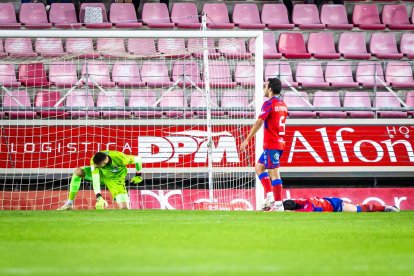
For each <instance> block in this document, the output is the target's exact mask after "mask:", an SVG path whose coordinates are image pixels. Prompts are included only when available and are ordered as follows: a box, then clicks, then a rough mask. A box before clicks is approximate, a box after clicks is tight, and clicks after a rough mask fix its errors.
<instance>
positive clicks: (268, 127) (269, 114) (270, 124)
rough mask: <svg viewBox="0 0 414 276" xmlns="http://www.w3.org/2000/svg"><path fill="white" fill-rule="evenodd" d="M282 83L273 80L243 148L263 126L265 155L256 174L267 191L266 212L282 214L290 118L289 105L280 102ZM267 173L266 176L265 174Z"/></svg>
mask: <svg viewBox="0 0 414 276" xmlns="http://www.w3.org/2000/svg"><path fill="white" fill-rule="evenodd" d="M281 90H282V83H281V82H280V80H279V79H277V78H270V79H269V80H268V82H267V83H266V86H265V89H264V95H265V97H267V98H269V100H267V101H266V102H264V103H263V106H262V111H261V113H260V115H259V118H257V120H256V122H255V123H254V124H253V126H252V128H251V130H250V132H249V134H248V135H247V137H246V139H245V140H244V141H243V143H242V144H241V145H240V150H242V151H244V150H245V149H246V147H247V144H248V143H249V141H250V139H251V138H252V137H254V136H255V135H256V133H257V132H258V131H259V129H260V128H261V127H262V125H263V124H264V141H263V153H262V155H261V156H260V158H259V161H258V162H257V164H256V167H255V170H256V174H257V175H258V177H259V179H260V182H261V183H262V185H263V188H264V191H265V196H266V199H265V202H264V203H263V206H262V209H263V210H272V211H278V212H283V203H282V192H283V186H282V179H281V178H280V174H279V167H280V157H281V156H282V153H283V150H284V148H285V141H284V139H283V137H284V136H285V121H286V117H287V114H288V109H287V106H286V104H285V103H284V102H283V100H282V99H281V98H280V92H281ZM266 170H267V172H266Z"/></svg>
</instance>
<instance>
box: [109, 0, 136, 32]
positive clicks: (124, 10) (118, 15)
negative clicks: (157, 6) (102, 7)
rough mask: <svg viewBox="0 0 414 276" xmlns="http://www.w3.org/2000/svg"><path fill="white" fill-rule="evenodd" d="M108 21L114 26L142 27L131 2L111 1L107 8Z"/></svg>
mask: <svg viewBox="0 0 414 276" xmlns="http://www.w3.org/2000/svg"><path fill="white" fill-rule="evenodd" d="M109 21H110V22H111V23H112V24H114V26H115V27H116V28H122V29H132V28H134V29H135V28H140V27H142V23H141V22H138V18H137V13H136V11H135V7H134V4H132V3H112V4H111V7H110V8H109Z"/></svg>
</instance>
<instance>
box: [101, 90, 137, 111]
mask: <svg viewBox="0 0 414 276" xmlns="http://www.w3.org/2000/svg"><path fill="white" fill-rule="evenodd" d="M96 106H97V107H98V109H99V108H100V107H103V108H105V107H116V108H125V97H124V94H122V92H121V91H119V90H115V91H106V93H104V92H102V91H101V92H99V94H98V99H97V100H96ZM101 114H102V117H103V118H117V117H118V118H119V117H120V118H128V117H130V116H131V112H128V111H125V110H115V111H104V110H102V111H101Z"/></svg>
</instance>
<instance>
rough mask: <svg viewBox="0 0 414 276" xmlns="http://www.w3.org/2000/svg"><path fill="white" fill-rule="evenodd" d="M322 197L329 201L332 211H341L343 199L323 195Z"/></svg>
mask: <svg viewBox="0 0 414 276" xmlns="http://www.w3.org/2000/svg"><path fill="white" fill-rule="evenodd" d="M323 199H325V200H327V201H329V203H330V204H331V205H332V207H333V211H334V212H342V204H343V202H344V201H343V200H342V199H340V198H337V197H324V198H323Z"/></svg>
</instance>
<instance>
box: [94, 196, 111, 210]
mask: <svg viewBox="0 0 414 276" xmlns="http://www.w3.org/2000/svg"><path fill="white" fill-rule="evenodd" d="M106 207H108V202H106V200H105V199H104V198H103V197H102V195H101V194H97V195H96V204H95V208H96V210H103V209H105V208H106Z"/></svg>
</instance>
